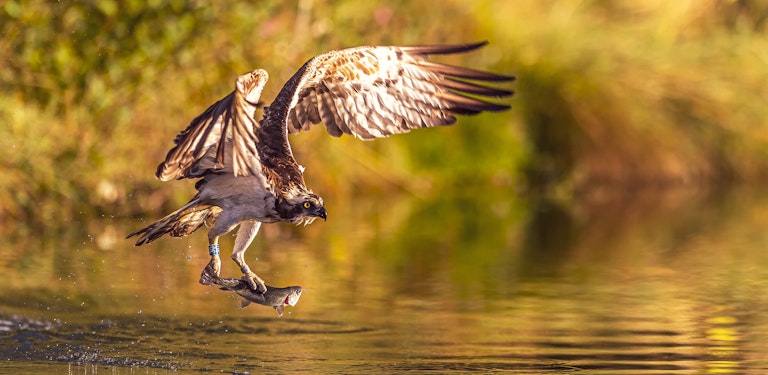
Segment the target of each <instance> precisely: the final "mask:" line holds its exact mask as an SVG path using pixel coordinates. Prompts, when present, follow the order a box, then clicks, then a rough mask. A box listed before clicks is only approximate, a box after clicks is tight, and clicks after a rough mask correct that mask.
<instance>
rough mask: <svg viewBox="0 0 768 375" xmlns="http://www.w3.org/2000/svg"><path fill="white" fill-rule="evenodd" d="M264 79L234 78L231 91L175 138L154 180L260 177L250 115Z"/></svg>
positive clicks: (257, 75) (261, 75)
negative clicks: (220, 175)
mask: <svg viewBox="0 0 768 375" xmlns="http://www.w3.org/2000/svg"><path fill="white" fill-rule="evenodd" d="M268 79H269V76H268V74H267V72H266V71H264V70H261V69H259V70H254V71H252V72H249V73H246V74H243V75H242V76H240V77H238V78H237V81H236V82H235V91H233V92H232V93H230V94H229V95H227V96H226V97H224V98H223V99H221V100H219V101H218V102H216V103H214V104H213V105H212V106H210V107H208V109H207V110H206V111H205V112H203V113H202V114H201V115H200V116H197V117H196V118H195V119H194V120H192V122H191V123H190V124H189V126H187V128H186V129H184V130H183V131H182V132H181V133H179V134H178V135H177V136H176V138H175V139H174V144H175V145H176V146H175V147H174V148H172V149H171V150H170V151H168V155H167V156H166V158H165V161H164V162H162V163H161V164H160V165H159V166H158V167H157V172H156V176H157V178H159V179H160V180H163V181H169V180H173V179H182V178H197V177H202V176H203V175H205V174H206V173H208V172H217V173H224V172H228V173H234V174H235V176H245V175H256V174H259V173H261V163H260V162H259V158H258V153H257V151H256V147H257V143H258V139H257V137H256V135H255V133H254V132H255V129H256V128H257V123H256V119H255V118H254V115H255V112H256V109H257V108H258V105H259V104H258V101H259V97H260V96H261V91H262V90H263V88H264V85H265V84H266V82H267V80H268Z"/></svg>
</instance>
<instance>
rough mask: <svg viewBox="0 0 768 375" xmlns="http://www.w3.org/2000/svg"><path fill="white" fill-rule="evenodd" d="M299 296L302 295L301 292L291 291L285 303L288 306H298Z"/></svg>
mask: <svg viewBox="0 0 768 375" xmlns="http://www.w3.org/2000/svg"><path fill="white" fill-rule="evenodd" d="M299 297H301V292H298V293H291V294H289V295H287V296H286V297H285V301H283V304H284V305H288V306H296V304H297V303H298V302H299Z"/></svg>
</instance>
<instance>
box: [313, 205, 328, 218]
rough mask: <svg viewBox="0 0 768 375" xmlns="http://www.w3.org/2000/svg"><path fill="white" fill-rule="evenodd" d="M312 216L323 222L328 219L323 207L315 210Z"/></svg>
mask: <svg viewBox="0 0 768 375" xmlns="http://www.w3.org/2000/svg"><path fill="white" fill-rule="evenodd" d="M313 215H315V216H317V217H320V218H322V219H323V221H325V219H326V218H327V217H328V211H326V210H325V207H320V208H318V209H317V210H315V212H314V213H313Z"/></svg>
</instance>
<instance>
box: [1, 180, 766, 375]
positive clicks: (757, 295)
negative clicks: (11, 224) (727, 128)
mask: <svg viewBox="0 0 768 375" xmlns="http://www.w3.org/2000/svg"><path fill="white" fill-rule="evenodd" d="M631 198H632V199H629V200H627V199H602V200H597V201H592V202H590V203H589V205H585V206H581V207H569V206H566V205H563V204H557V203H552V202H544V203H537V204H530V203H526V202H522V201H518V200H516V199H514V198H512V197H510V196H508V195H507V194H506V193H505V192H503V191H487V192H481V193H480V194H477V193H476V194H471V195H470V194H467V195H466V196H458V197H457V196H452V197H439V198H438V197H435V198H433V199H423V198H413V197H408V196H396V197H389V198H386V197H385V198H382V197H371V198H370V199H358V200H357V201H356V203H355V207H354V208H350V207H346V208H345V207H343V206H340V207H334V208H335V210H334V212H337V214H335V215H334V220H332V221H329V222H328V223H324V224H323V223H320V224H315V225H312V226H309V227H306V228H300V229H297V228H294V227H291V226H289V225H271V226H266V227H265V228H264V231H263V233H262V235H260V237H259V238H258V239H257V241H256V243H255V244H254V248H253V249H252V250H251V251H249V256H251V257H256V256H258V258H259V260H262V262H254V264H253V265H252V266H253V267H254V269H258V271H257V272H259V273H260V274H262V275H263V276H267V275H268V277H267V281H268V282H269V283H270V284H272V285H277V286H281V285H294V284H296V285H301V286H303V287H304V288H306V291H305V292H304V294H303V295H302V298H301V301H300V302H299V304H298V305H297V306H295V307H293V308H290V309H289V310H288V311H287V313H286V316H284V317H283V318H281V319H279V320H278V319H275V318H274V311H273V310H272V309H271V308H266V307H262V306H255V307H250V308H246V309H238V308H237V307H236V305H237V297H236V296H234V295H232V294H231V293H225V292H221V291H218V290H217V289H216V288H211V287H204V286H201V285H199V284H197V280H198V276H199V274H198V273H199V271H200V270H201V269H202V268H203V266H204V265H205V264H206V262H207V258H208V256H207V253H206V251H205V249H204V248H203V247H204V246H203V245H205V239H204V234H202V233H201V234H196V235H193V236H192V237H191V238H185V239H168V240H162V241H158V242H157V244H156V245H154V244H153V246H150V247H145V248H134V247H132V246H131V242H130V241H122V240H121V235H122V234H123V233H128V232H130V231H131V230H133V229H135V228H136V227H138V226H141V224H142V223H138V222H136V221H134V220H116V219H111V218H103V219H100V220H85V219H83V218H71V219H69V221H68V223H69V224H70V228H69V229H68V230H66V231H62V232H58V233H57V232H51V231H46V232H45V235H35V232H34V231H32V230H30V229H29V228H14V229H10V228H6V234H5V238H6V241H7V242H6V246H5V247H3V248H2V249H0V259H2V263H0V267H2V269H3V271H4V275H5V282H6V288H4V289H3V291H2V292H0V303H2V308H1V309H0V313H2V315H0V334H1V335H3V336H5V338H4V339H3V340H0V342H1V344H0V353H1V354H2V355H3V356H4V357H5V358H11V359H12V360H11V361H10V362H9V363H10V364H12V365H13V367H14V369H15V370H18V371H27V372H28V371H32V370H40V369H46V368H47V369H51V368H53V369H56V368H59V369H60V370H65V371H70V372H77V373H88V372H95V371H96V370H97V369H98V368H102V367H104V366H106V367H109V368H110V369H111V371H113V372H118V373H122V372H126V373H127V372H130V371H132V370H131V369H135V368H137V367H138V368H145V369H147V370H148V371H149V369H151V371H155V372H157V371H161V372H162V371H174V372H185V371H190V372H192V371H194V372H197V371H199V370H215V371H225V372H233V373H246V372H251V373H255V372H291V371H297V372H313V371H317V370H318V369H322V370H323V372H340V373H350V372H352V373H356V372H376V373H400V372H405V371H434V372H452V371H458V372H464V371H484V372H489V371H497V370H506V371H511V372H519V373H531V372H536V373H547V372H549V373H562V372H576V371H581V370H583V371H586V372H589V373H637V372H643V373H674V372H679V373H683V372H685V373H747V372H752V373H764V372H765V370H766V368H768V334H766V332H768V330H766V328H767V326H768V324H766V323H768V318H766V317H765V314H763V312H764V311H766V307H768V297H766V295H765V287H766V281H767V280H768V255H766V252H765V251H764V244H765V243H768V241H767V240H768V234H766V231H765V227H766V224H768V199H766V198H768V197H766V196H763V195H760V194H756V193H750V192H744V191H739V192H731V193H728V194H718V195H715V196H706V195H692V194H680V195H679V196H670V195H669V194H664V195H660V194H648V195H641V194H635V195H633V196H632V197H631ZM327 200H328V201H329V202H333V200H332V199H327ZM83 223H84V224H83ZM227 240H228V241H230V242H229V243H224V244H223V246H225V247H227V246H231V240H232V239H231V238H228V239H227ZM223 272H224V274H225V275H234V274H236V272H237V270H236V269H235V267H234V265H228V264H226V262H225V264H224V269H223ZM50 366H53V367H50ZM57 366H58V367H57ZM62 366H65V367H62Z"/></svg>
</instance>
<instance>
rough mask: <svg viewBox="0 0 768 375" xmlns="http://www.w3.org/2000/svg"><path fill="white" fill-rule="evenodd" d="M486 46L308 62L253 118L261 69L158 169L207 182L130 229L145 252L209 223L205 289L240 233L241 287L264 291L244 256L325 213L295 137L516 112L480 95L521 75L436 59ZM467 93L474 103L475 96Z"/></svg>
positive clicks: (364, 135) (383, 50) (202, 119)
mask: <svg viewBox="0 0 768 375" xmlns="http://www.w3.org/2000/svg"><path fill="white" fill-rule="evenodd" d="M485 44H487V42H480V43H474V44H464V45H439V46H412V47H394V46H392V47H356V48H347V49H341V50H336V51H331V52H328V53H325V54H322V55H319V56H316V57H314V58H312V59H310V60H309V61H307V62H306V63H305V64H304V65H303V66H302V67H301V68H300V69H299V70H298V71H297V72H296V73H295V74H294V75H293V77H291V79H289V80H288V82H287V83H286V84H285V85H284V86H283V88H282V90H280V92H279V93H278V94H277V97H276V98H275V100H274V102H273V103H272V104H271V105H269V107H264V111H263V117H262V119H261V120H257V119H256V118H255V112H256V109H257V108H258V107H259V106H260V103H259V98H260V96H261V91H262V89H263V88H264V85H265V84H266V83H267V78H268V76H267V72H266V71H265V70H262V69H257V70H254V71H252V72H249V73H246V74H244V75H242V76H240V77H238V78H237V80H236V82H235V90H234V91H233V92H232V93H230V94H229V95H227V96H226V97H224V98H223V99H221V100H219V101H218V102H216V103H215V104H213V105H212V106H210V107H209V108H208V109H207V110H206V111H205V112H203V113H202V114H201V115H199V116H198V117H197V118H195V119H194V120H192V122H191V123H190V124H189V126H188V127H187V128H186V129H184V130H183V131H182V132H181V133H179V134H178V135H177V136H176V139H174V143H175V147H173V148H172V149H171V150H170V151H169V152H168V155H167V156H166V158H165V161H164V162H162V163H161V164H160V165H159V166H158V167H157V173H156V176H157V177H158V178H159V179H160V180H162V181H169V180H173V179H183V178H191V179H199V181H197V183H196V185H195V187H196V189H197V194H196V195H195V196H194V198H192V200H190V201H189V202H188V203H187V204H185V205H184V206H182V207H181V208H179V209H178V210H176V211H174V212H173V213H171V214H169V215H168V216H166V217H164V218H162V219H160V220H159V221H157V222H155V223H153V224H151V225H149V226H148V227H146V228H143V229H141V230H138V231H136V232H133V233H131V234H130V235H128V237H133V236H140V237H139V239H138V241H137V242H136V246H140V245H143V244H145V243H150V242H152V241H154V240H156V239H158V238H160V237H161V236H163V235H164V234H166V233H168V234H170V235H171V236H174V237H181V236H186V235H188V234H190V233H192V232H194V231H195V230H197V229H198V228H200V227H201V226H203V225H204V224H206V225H208V226H209V229H208V250H209V254H210V256H211V259H210V262H209V263H208V265H207V266H206V267H205V269H204V270H203V274H202V276H207V277H201V283H206V282H205V281H204V280H210V277H219V275H220V272H221V260H220V258H219V243H218V241H219V237H220V236H222V235H224V234H226V233H228V232H230V231H232V230H233V229H234V228H235V227H236V226H238V225H239V226H240V227H239V229H238V231H237V236H236V238H235V244H234V248H233V250H232V259H233V260H234V261H235V263H237V265H238V266H239V267H240V270H241V271H242V273H243V275H244V276H243V280H244V281H246V282H247V283H248V285H249V286H250V287H251V288H252V289H253V290H255V291H257V292H261V293H263V292H265V291H266V290H267V288H266V286H265V284H264V281H263V280H262V279H261V278H260V277H259V276H257V275H256V274H255V273H254V272H252V271H251V269H250V268H249V267H248V265H247V264H246V262H245V257H244V255H245V251H246V250H247V248H248V246H249V245H250V244H251V242H252V241H253V239H254V238H255V237H256V234H257V233H258V231H259V228H260V226H261V224H262V223H273V222H291V223H296V224H305V225H306V224H309V223H311V222H312V221H314V220H315V219H316V218H322V219H323V220H325V219H326V218H327V216H328V213H327V211H326V210H325V207H323V200H322V198H320V197H318V196H317V195H315V194H314V193H312V191H311V190H310V189H309V188H307V187H306V185H305V184H304V177H303V167H301V166H300V165H299V164H297V163H296V160H294V158H293V154H292V152H291V146H290V145H289V143H288V134H294V133H299V132H301V131H304V130H308V129H309V128H310V127H312V125H315V124H319V123H323V124H324V125H325V128H326V130H327V131H328V133H329V134H330V135H331V136H333V137H340V136H341V135H342V134H348V135H351V136H354V137H356V138H360V139H364V140H368V139H374V138H382V137H388V136H390V135H392V134H399V133H407V132H409V131H411V130H412V129H417V128H427V127H433V126H438V125H450V124H453V123H455V122H456V115H472V114H477V113H480V112H483V111H501V110H506V109H508V108H509V106H508V105H502V104H496V103H491V102H488V101H486V100H484V99H483V97H497V98H499V97H505V96H508V95H511V94H512V92H511V91H507V90H502V89H498V88H492V87H487V86H485V85H483V83H487V82H504V81H511V80H514V77H511V76H504V75H499V74H494V73H489V72H484V71H479V70H473V69H467V68H463V67H457V66H451V65H445V64H438V63H433V62H429V61H428V58H429V55H446V54H455V53H462V52H467V51H471V50H474V49H477V48H479V47H482V46H484V45H485ZM467 94H469V95H467Z"/></svg>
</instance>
